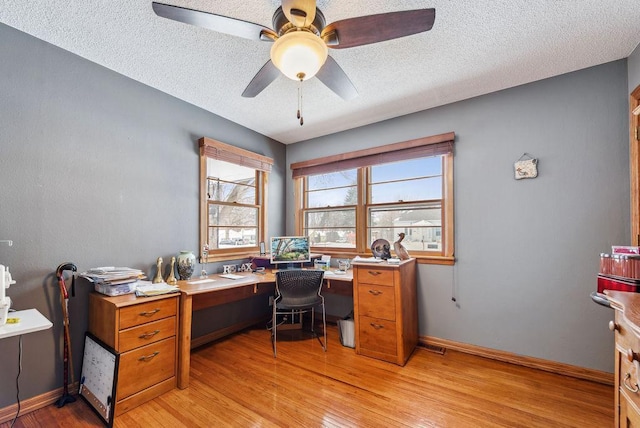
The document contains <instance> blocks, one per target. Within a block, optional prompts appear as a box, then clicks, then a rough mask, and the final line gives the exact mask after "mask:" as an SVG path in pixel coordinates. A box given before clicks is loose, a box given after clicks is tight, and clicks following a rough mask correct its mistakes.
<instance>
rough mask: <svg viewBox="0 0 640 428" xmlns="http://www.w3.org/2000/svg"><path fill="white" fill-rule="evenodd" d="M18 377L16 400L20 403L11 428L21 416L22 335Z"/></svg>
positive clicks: (11, 427) (19, 342) (19, 348)
mask: <svg viewBox="0 0 640 428" xmlns="http://www.w3.org/2000/svg"><path fill="white" fill-rule="evenodd" d="M18 344H19V345H18V375H17V376H16V400H17V401H18V411H17V412H16V415H15V417H14V418H13V420H12V421H11V425H9V427H10V428H13V424H15V423H16V420H17V419H18V416H19V415H20V373H22V335H20V338H19V341H18Z"/></svg>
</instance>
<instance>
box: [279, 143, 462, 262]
mask: <svg viewBox="0 0 640 428" xmlns="http://www.w3.org/2000/svg"><path fill="white" fill-rule="evenodd" d="M454 137H455V135H454V134H453V133H449V134H442V135H437V136H433V137H426V138H422V139H418V140H411V141H408V142H403V143H396V144H391V145H388V146H382V147H377V148H373V149H367V150H363V151H357V152H351V153H346V154H342V155H338V156H329V157H326V158H321V159H314V160H310V161H303V162H299V163H296V164H293V165H291V168H292V170H293V176H294V179H295V180H296V190H297V196H296V199H297V202H298V207H297V211H296V226H297V233H301V234H304V235H309V237H310V238H311V243H312V251H315V252H318V253H323V254H335V255H336V256H337V257H340V256H341V255H349V256H350V255H355V254H360V255H371V253H370V245H371V243H372V242H373V241H375V240H376V239H379V238H383V239H386V240H387V241H389V243H391V244H392V243H393V242H394V241H396V240H398V239H399V234H400V233H404V235H405V237H404V239H403V241H402V244H403V245H404V246H405V248H406V249H407V250H408V251H409V254H410V255H411V256H412V257H416V258H418V259H419V260H420V261H422V262H427V263H442V264H451V263H453V260H454V259H453V255H454V253H453V140H454Z"/></svg>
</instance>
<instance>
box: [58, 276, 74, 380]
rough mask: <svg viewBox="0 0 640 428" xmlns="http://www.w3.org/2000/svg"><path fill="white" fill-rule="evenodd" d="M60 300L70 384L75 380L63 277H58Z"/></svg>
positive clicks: (67, 296) (67, 298)
mask: <svg viewBox="0 0 640 428" xmlns="http://www.w3.org/2000/svg"><path fill="white" fill-rule="evenodd" d="M59 282H60V302H61V304H62V320H63V325H64V337H65V340H64V342H65V346H66V347H67V361H68V362H69V370H70V371H71V384H73V383H74V382H75V376H74V371H73V356H72V354H71V334H69V306H68V302H69V294H68V293H67V287H66V286H65V284H64V278H62V277H61V279H60V281H59Z"/></svg>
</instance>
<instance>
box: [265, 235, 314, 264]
mask: <svg viewBox="0 0 640 428" xmlns="http://www.w3.org/2000/svg"><path fill="white" fill-rule="evenodd" d="M310 261H311V248H310V246H309V237H308V236H273V237H271V263H305V262H310Z"/></svg>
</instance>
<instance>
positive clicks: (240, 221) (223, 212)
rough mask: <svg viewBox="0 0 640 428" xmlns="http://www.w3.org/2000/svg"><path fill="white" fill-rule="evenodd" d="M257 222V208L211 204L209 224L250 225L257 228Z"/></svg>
mask: <svg viewBox="0 0 640 428" xmlns="http://www.w3.org/2000/svg"><path fill="white" fill-rule="evenodd" d="M257 224H258V209H257V208H254V207H242V206H240V207H237V206H232V205H220V204H214V203H210V204H209V226H227V227H230V226H250V227H254V228H255V227H257Z"/></svg>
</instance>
